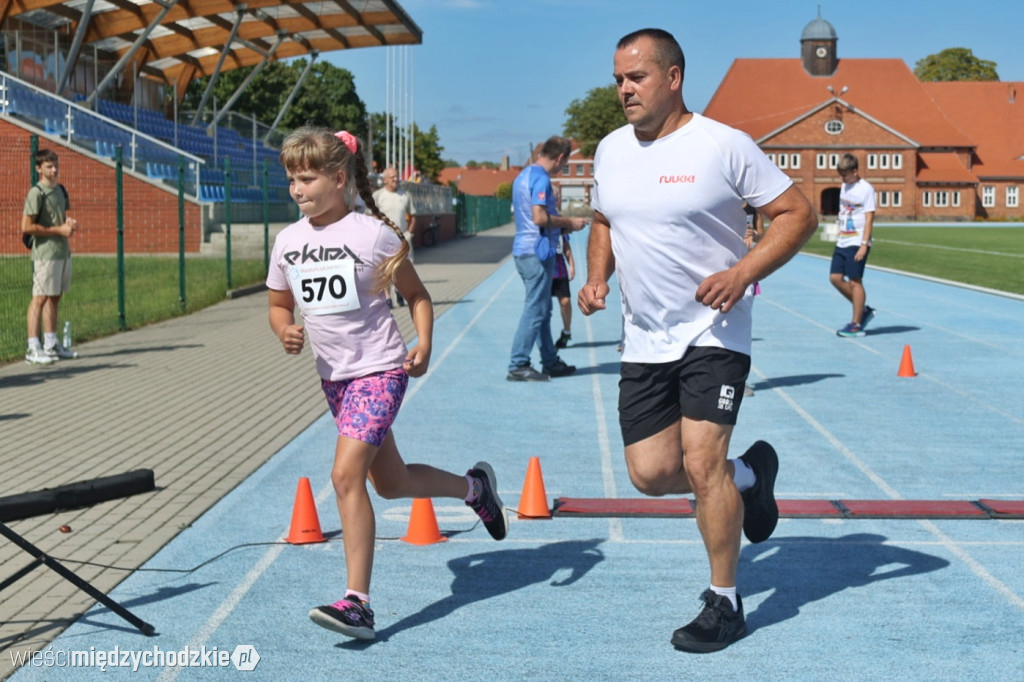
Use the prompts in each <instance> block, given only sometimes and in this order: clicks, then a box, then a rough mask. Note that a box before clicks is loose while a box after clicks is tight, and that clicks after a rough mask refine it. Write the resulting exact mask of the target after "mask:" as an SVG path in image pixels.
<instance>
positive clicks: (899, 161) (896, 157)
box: [892, 153, 903, 169]
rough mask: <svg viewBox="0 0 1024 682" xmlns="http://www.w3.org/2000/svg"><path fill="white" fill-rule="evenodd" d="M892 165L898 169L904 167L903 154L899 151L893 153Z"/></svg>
mask: <svg viewBox="0 0 1024 682" xmlns="http://www.w3.org/2000/svg"><path fill="white" fill-rule="evenodd" d="M892 167H893V168H896V169H899V168H903V154H898V153H897V154H893V155H892Z"/></svg>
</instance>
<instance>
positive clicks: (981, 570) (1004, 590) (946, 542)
mask: <svg viewBox="0 0 1024 682" xmlns="http://www.w3.org/2000/svg"><path fill="white" fill-rule="evenodd" d="M750 369H751V371H753V372H755V373H756V374H757V376H758V377H760V378H761V380H762V381H766V382H768V384H769V386H771V380H770V379H768V377H767V376H765V374H764V373H763V372H761V371H760V370H759V369H757V368H756V367H751V368H750ZM771 390H773V391H776V392H778V394H779V397H780V398H782V399H783V400H784V401H785V402H786V403H788V404H789V406H790V407H791V408H793V411H794V412H796V413H797V414H799V415H800V416H801V417H802V418H803V419H804V421H806V422H807V423H808V424H810V425H811V427H812V428H814V430H815V431H817V432H818V433H820V434H821V435H822V436H823V437H824V438H825V440H827V441H828V442H829V443H831V444H832V446H833V447H835V448H836V449H837V450H838V451H839V452H840V453H842V455H843V456H844V457H845V458H846V459H847V460H849V462H850V463H851V464H853V466H855V467H856V468H857V469H858V470H859V471H860V472H861V473H863V474H864V475H865V476H866V477H867V478H868V479H869V480H870V481H871V482H872V483H874V484H875V485H876V486H878V488H879V489H880V490H881V491H882V492H884V493H885V494H886V495H888V496H889V498H890V499H893V500H902V499H903V496H902V495H900V494H899V493H898V492H897V491H896V489H895V488H893V487H892V486H890V485H889V484H888V483H886V482H885V480H884V479H883V478H882V477H881V476H879V475H878V474H876V473H875V472H874V471H873V470H872V469H871V467H869V466H868V465H867V464H865V463H864V462H863V461H862V460H861V459H860V458H859V457H857V456H856V455H855V454H853V452H852V451H851V450H850V449H849V448H848V447H846V446H845V445H844V444H843V443H842V442H841V441H840V440H839V439H838V438H836V437H835V436H834V435H833V434H832V433H831V432H830V431H829V430H828V429H826V428H825V427H824V426H823V425H822V424H821V422H819V421H818V420H817V419H815V418H814V417H812V416H811V415H810V414H809V413H808V412H807V410H805V409H803V408H802V407H801V406H800V405H798V404H797V402H796V401H795V400H793V399H792V398H791V397H789V395H788V394H787V393H786V392H785V391H784V390H783V389H781V388H778V387H772V389H771ZM917 522H918V524H920V525H921V527H922V528H924V529H925V530H927V531H928V532H929V533H931V534H932V535H934V536H935V537H936V538H937V539H938V540H939V544H941V545H942V546H943V547H945V548H946V549H947V550H948V551H949V552H951V553H952V554H953V555H955V556H956V557H957V558H959V559H960V560H961V561H962V562H963V563H964V564H965V565H966V566H967V568H968V569H969V570H970V571H971V572H972V573H974V575H976V576H978V578H980V579H981V580H982V581H983V582H985V583H986V584H988V585H989V586H990V587H991V588H992V589H994V590H995V591H996V592H998V593H999V594H1001V595H1002V596H1003V597H1005V598H1006V600H1007V601H1009V602H1010V603H1011V604H1013V605H1014V606H1016V607H1017V608H1018V609H1020V610H1021V611H1024V598H1021V597H1020V596H1019V595H1018V594H1016V593H1015V592H1014V591H1013V590H1011V589H1010V588H1009V587H1007V586H1006V584H1005V583H1003V582H1002V581H1001V580H999V579H998V578H996V577H995V576H994V575H992V574H991V573H990V572H989V571H988V569H986V568H985V567H984V566H983V565H982V564H981V563H980V562H978V561H977V560H976V559H975V558H974V557H972V556H971V555H970V554H968V553H967V552H966V551H965V550H964V549H963V546H962V545H960V544H958V543H957V542H956V541H955V540H953V539H952V538H950V537H949V536H948V535H946V534H945V533H943V532H942V531H941V530H939V528H938V526H936V525H935V524H934V523H933V522H931V521H928V520H920V519H919V520H918V521H917Z"/></svg>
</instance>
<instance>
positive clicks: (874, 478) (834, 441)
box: [750, 366, 903, 500]
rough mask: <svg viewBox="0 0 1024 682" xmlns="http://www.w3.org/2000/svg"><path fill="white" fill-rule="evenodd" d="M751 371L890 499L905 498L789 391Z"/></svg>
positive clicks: (759, 371)
mask: <svg viewBox="0 0 1024 682" xmlns="http://www.w3.org/2000/svg"><path fill="white" fill-rule="evenodd" d="M750 371H752V372H754V373H755V374H757V376H758V377H759V378H760V379H761V381H762V382H765V383H767V384H768V387H769V389H771V390H772V391H775V392H776V393H778V395H779V397H780V398H782V399H783V400H784V401H785V402H786V403H787V404H788V405H789V406H790V407H791V408H792V409H793V411H794V412H796V413H797V414H799V415H800V416H801V417H802V418H803V420H804V421H805V422H807V423H808V424H810V425H811V427H812V428H813V429H814V430H815V431H817V432H818V433H820V434H821V435H822V436H823V437H824V438H825V440H827V441H828V442H829V443H830V444H831V445H832V447H834V448H835V449H836V450H838V451H839V452H840V453H841V454H842V455H843V457H845V458H846V459H847V460H848V461H849V462H850V463H851V464H853V466H855V467H856V468H857V470H858V471H860V472H861V473H862V474H864V475H865V476H866V477H867V478H868V479H869V480H870V481H871V482H872V483H874V484H875V485H876V486H878V488H879V489H880V490H882V492H884V493H885V494H886V495H888V496H889V499H892V500H902V499H903V497H902V496H901V495H900V494H899V493H898V492H896V489H895V488H893V487H892V486H890V485H889V484H888V483H886V482H885V481H884V480H883V479H882V477H881V476H879V475H878V474H876V473H875V472H874V471H872V470H871V467H869V466H868V465H867V464H865V463H864V461H863V460H861V459H860V458H859V457H857V455H855V454H853V451H852V450H850V448H848V447H846V446H845V445H844V444H843V443H842V441H840V440H839V439H838V438H836V437H835V436H834V435H832V432H831V431H829V430H828V429H826V428H825V426H824V425H823V424H822V423H821V422H819V421H818V420H817V419H815V418H814V417H812V416H811V415H810V413H809V412H807V410H805V409H804V408H802V407H801V406H800V405H799V404H797V402H796V401H795V400H793V399H792V398H790V397H789V394H788V393H786V392H785V391H784V390H782V389H781V388H779V387H777V386H773V385H772V381H771V379H769V378H768V377H767V376H766V375H765V374H764V372H762V371H761V370H759V369H758V368H757V367H754V366H751V368H750Z"/></svg>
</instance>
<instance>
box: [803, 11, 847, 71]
mask: <svg viewBox="0 0 1024 682" xmlns="http://www.w3.org/2000/svg"><path fill="white" fill-rule="evenodd" d="M838 41H839V37H838V36H837V35H836V30H835V29H834V28H832V24H830V23H828V22H827V21H825V20H824V19H822V18H821V7H820V6H819V7H818V18H817V19H815V20H814V21H812V22H811V23H809V24H807V26H805V27H804V32H803V34H801V36H800V57H801V59H802V60H803V64H804V71H806V72H807V73H808V74H810V75H811V76H831V75H832V74H833V73H835V72H836V66H838V64H839V58H838V57H837V56H836V43H837V42H838Z"/></svg>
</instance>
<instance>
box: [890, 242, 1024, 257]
mask: <svg viewBox="0 0 1024 682" xmlns="http://www.w3.org/2000/svg"><path fill="white" fill-rule="evenodd" d="M871 241H874V242H880V243H882V244H899V245H900V246H913V247H914V248H916V249H940V250H942V251H956V252H957V253H980V254H984V255H986V256H1006V257H1007V258H1024V253H1007V252H1005V251H985V250H984V249H964V248H961V247H957V246H944V245H942V244H925V243H918V242H904V241H900V240H898V239H872V240H871Z"/></svg>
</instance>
